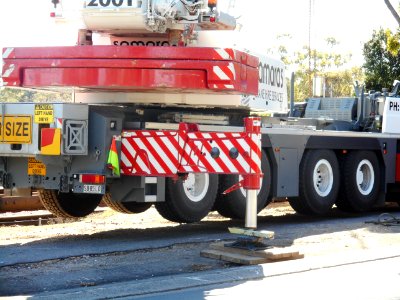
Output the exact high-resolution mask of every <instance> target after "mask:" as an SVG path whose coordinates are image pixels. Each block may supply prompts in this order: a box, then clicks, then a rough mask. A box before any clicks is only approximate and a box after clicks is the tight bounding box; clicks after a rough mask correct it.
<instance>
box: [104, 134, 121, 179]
mask: <svg viewBox="0 0 400 300" xmlns="http://www.w3.org/2000/svg"><path fill="white" fill-rule="evenodd" d="M107 165H108V166H109V167H110V169H112V173H113V175H117V176H120V170H119V159H118V153H117V143H116V139H115V137H113V139H112V142H111V147H110V152H109V153H108V160H107Z"/></svg>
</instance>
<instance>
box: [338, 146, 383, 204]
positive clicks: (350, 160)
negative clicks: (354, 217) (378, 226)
mask: <svg viewBox="0 0 400 300" xmlns="http://www.w3.org/2000/svg"><path fill="white" fill-rule="evenodd" d="M363 160H367V161H369V162H370V163H371V166H372V167H373V171H374V184H373V187H372V190H371V192H370V193H369V194H368V195H363V194H362V193H361V192H360V191H359V189H358V187H357V178H356V173H357V168H358V165H359V163H360V162H361V161H363ZM341 165H342V180H341V185H340V194H339V197H338V199H337V201H336V206H337V207H338V208H339V209H340V210H342V211H346V212H363V211H368V210H371V209H372V208H373V207H374V205H375V204H376V203H377V201H378V196H379V190H380V177H381V175H380V172H381V171H380V167H379V161H378V158H377V157H376V154H375V153H374V152H371V151H353V152H350V153H348V154H347V155H346V156H345V157H344V158H343V161H342V164H341Z"/></svg>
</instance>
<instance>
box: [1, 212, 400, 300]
mask: <svg viewBox="0 0 400 300" xmlns="http://www.w3.org/2000/svg"><path fill="white" fill-rule="evenodd" d="M391 213H392V214H393V215H394V216H396V217H397V218H400V212H399V210H398V209H396V210H393V211H391ZM380 214H381V211H378V212H373V213H369V214H364V215H345V214H342V213H340V212H333V213H332V215H330V216H329V217H327V218H309V217H303V216H299V215H283V216H269V217H260V218H259V229H260V230H261V229H264V230H271V231H275V240H273V241H270V242H269V243H270V245H273V246H291V245H297V246H298V247H300V248H302V250H303V251H304V253H305V254H306V259H308V257H310V258H312V257H313V256H320V255H325V254H335V252H337V253H342V252H343V253H347V252H346V251H348V250H360V251H365V250H368V249H379V252H381V251H382V250H384V249H386V248H387V246H390V247H392V248H393V247H394V249H395V250H394V254H393V253H391V254H390V255H389V256H396V255H397V254H399V255H400V227H391V228H389V227H384V226H381V225H374V224H366V223H365V222H367V221H375V220H377V218H378V217H379V215H380ZM241 224H242V222H235V221H216V222H214V221H205V222H200V223H197V224H191V225H179V226H176V227H165V226H164V227H160V228H149V229H134V228H132V229H123V230H111V231H104V232H99V233H96V234H91V235H88V234H85V233H81V234H74V235H69V236H68V235H67V236H60V237H56V238H54V237H53V238H49V239H46V238H44V239H40V238H39V239H37V240H35V241H32V242H27V243H23V244H22V243H15V244H8V245H2V246H0V296H17V295H26V296H38V295H40V296H41V297H49V299H51V298H53V299H54V298H59V299H62V295H66V296H65V297H64V298H65V299H72V298H85V299H89V298H91V297H92V296H93V299H102V298H107V297H111V298H113V297H116V296H118V297H125V296H129V297H133V296H139V295H141V296H144V295H147V296H151V294H152V293H157V292H159V291H160V289H161V290H162V288H163V287H172V286H174V285H173V283H174V282H178V283H179V278H184V279H185V280H186V281H184V282H183V285H182V286H181V287H180V288H184V287H187V286H191V287H196V286H197V285H196V284H199V283H200V284H202V283H203V282H204V280H206V283H207V285H210V282H209V281H210V280H211V283H215V282H219V283H220V284H229V283H230V282H235V283H234V284H233V286H241V285H242V283H240V284H239V283H238V284H237V282H240V281H241V280H245V282H247V281H249V280H253V279H261V278H264V277H265V275H266V274H268V272H267V270H268V268H271V266H272V265H274V266H278V265H279V266H285V262H283V263H274V264H269V265H268V267H267V268H265V267H260V266H256V267H253V268H251V269H246V267H238V266H237V265H233V264H229V263H224V262H221V261H218V260H212V259H206V258H202V257H200V255H199V253H200V251H201V250H203V249H205V248H207V246H208V244H209V242H212V241H216V240H232V239H234V238H235V236H232V235H230V234H229V233H227V227H230V226H240V225H241ZM71 226H72V227H73V226H74V225H73V224H71ZM357 256H358V255H356V257H355V258H357ZM385 257H386V256H382V257H379V259H382V258H385ZM306 259H304V261H306ZM374 259H375V258H374ZM301 261H303V260H301ZM349 262H350V263H352V262H353V260H351V261H347V262H346V263H349ZM291 263H293V262H291ZM394 263H396V264H398V260H396V261H394ZM323 265H324V266H326V264H323ZM274 268H276V267H274ZM293 270H294V269H290V270H289V271H288V272H289V273H290V272H293ZM244 274H245V276H244ZM361 275H364V273H362V274H361ZM204 276H206V277H204ZM226 276H227V277H226ZM260 276H261V277H260ZM321 276H322V275H321ZM324 276H325V275H324ZM367 277H368V276H367ZM224 278H225V279H224ZM226 278H227V279H226ZM355 278H356V277H355ZM167 279H170V280H172V281H171V282H168V281H165V280H167ZM221 279H224V280H222V281H221ZM397 279H398V278H397ZM187 280H189V281H190V282H189V283H188V282H187ZM362 280H364V277H363V276H362ZM362 280H361V281H357V282H356V283H355V284H356V285H360V284H363V281H362ZM193 282H194V283H196V284H194V285H193ZM327 282H330V284H331V285H332V286H336V285H337V283H336V282H335V281H331V280H327ZM367 282H368V281H367ZM114 284H116V285H117V290H115V289H114V292H112V289H111V286H114ZM132 284H134V286H135V288H134V291H135V292H134V293H132V291H131V290H129V291H128V292H127V293H123V291H124V287H126V288H129V287H131V286H132ZM243 284H244V282H243ZM399 286H400V285H399ZM114 287H115V286H114ZM85 291H86V292H90V291H95V292H94V294H93V295H92V294H90V295H83V294H81V293H82V292H85ZM98 291H101V292H100V294H98ZM116 291H117V292H118V293H116ZM140 291H143V293H141V292H140ZM188 292H191V291H188ZM193 292H194V291H193ZM197 292H199V291H196V293H197ZM203 292H206V291H203ZM203 292H201V293H203ZM284 292H285V291H284ZM286 292H289V291H286ZM71 293H72V294H71ZM75 293H77V294H75ZM199 293H200V292H199ZM227 293H228V292H227ZM60 295H61V296H60ZM178 296H179V295H178ZM188 296H190V295H188ZM182 297H184V298H185V297H186V295H182ZM190 297H191V296H190ZM182 299H183V298H182ZM359 299H363V298H359ZM397 299H400V294H399V297H398V298H397Z"/></svg>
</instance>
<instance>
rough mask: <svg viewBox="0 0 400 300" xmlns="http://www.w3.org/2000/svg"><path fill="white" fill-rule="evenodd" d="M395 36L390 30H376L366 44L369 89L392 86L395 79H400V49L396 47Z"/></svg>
mask: <svg viewBox="0 0 400 300" xmlns="http://www.w3.org/2000/svg"><path fill="white" fill-rule="evenodd" d="M397 35H399V32H398V33H397ZM395 36H396V34H393V33H392V32H391V31H390V30H386V31H385V30H384V29H380V30H376V31H374V33H373V35H372V38H371V40H369V41H368V42H366V43H365V44H364V50H363V53H364V58H365V64H364V69H365V76H366V81H365V83H366V87H367V89H374V90H381V89H382V88H390V87H391V86H392V84H393V81H394V80H395V79H400V51H398V49H397V51H396V49H395V48H396V47H395V45H396V43H395V42H394V41H393V39H395ZM390 45H392V46H390Z"/></svg>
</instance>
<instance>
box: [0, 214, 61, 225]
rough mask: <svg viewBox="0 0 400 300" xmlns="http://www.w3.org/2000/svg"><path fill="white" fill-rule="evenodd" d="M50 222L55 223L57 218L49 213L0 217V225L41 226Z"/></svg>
mask: <svg viewBox="0 0 400 300" xmlns="http://www.w3.org/2000/svg"><path fill="white" fill-rule="evenodd" d="M51 222H53V223H56V222H57V218H56V217H54V216H53V215H52V214H49V213H44V214H39V215H22V216H21V215H18V216H7V217H0V226H15V225H19V226H32V225H36V226H42V225H47V224H49V223H51Z"/></svg>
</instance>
